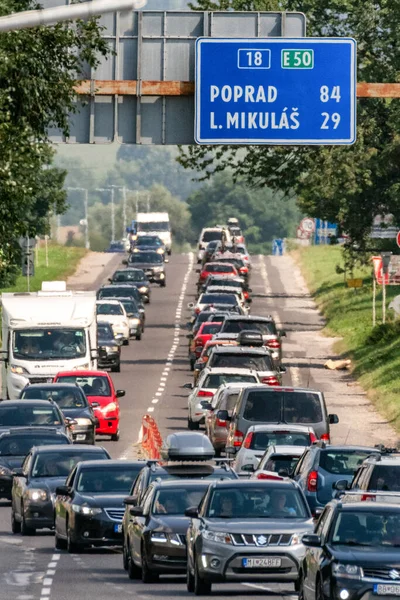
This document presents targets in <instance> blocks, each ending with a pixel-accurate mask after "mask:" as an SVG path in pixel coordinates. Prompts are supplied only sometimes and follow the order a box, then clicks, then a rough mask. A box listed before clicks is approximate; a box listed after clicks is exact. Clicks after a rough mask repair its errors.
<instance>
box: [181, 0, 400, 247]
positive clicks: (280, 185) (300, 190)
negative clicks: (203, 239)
mask: <svg viewBox="0 0 400 600" xmlns="http://www.w3.org/2000/svg"><path fill="white" fill-rule="evenodd" d="M195 8H199V9H201V10H206V9H214V10H216V9H218V10H219V9H224V10H232V9H233V10H300V11H302V12H304V13H305V14H306V17H307V22H308V25H307V33H308V35H310V36H352V37H354V38H355V39H356V41H357V43H358V80H359V81H366V82H383V83H384V82H397V81H399V72H400V52H399V45H398V40H399V38H400V0H391V1H390V2H389V0H335V1H334V2H332V0H302V1H301V2H300V1H299V0H282V1H275V0H271V1H268V0H216V2H211V1H210V0H199V2H198V5H197V6H196V7H195ZM357 111H358V127H357V135H358V139H357V142H356V144H355V145H354V146H352V147H321V148H318V147H309V148H307V147H271V146H270V147H265V146H264V147H263V146H249V147H247V148H245V149H244V148H241V149H238V148H235V147H229V146H228V147H217V148H215V147H214V148H213V147H203V146H202V147H194V146H192V147H189V148H187V149H185V150H183V149H181V155H180V159H179V160H180V162H181V164H182V165H183V166H185V167H186V168H197V170H198V171H200V172H202V177H203V178H204V177H205V178H208V177H210V176H211V175H212V173H215V172H219V171H223V170H224V169H226V168H230V169H231V168H234V169H235V173H236V175H237V176H238V177H244V178H245V179H246V180H248V181H251V183H252V184H253V185H259V186H268V187H270V188H273V189H276V190H282V191H284V192H289V191H292V192H294V193H295V194H296V195H297V197H298V201H299V206H300V208H301V210H302V211H303V212H304V213H306V214H308V215H310V216H315V217H320V218H323V219H328V220H330V221H333V222H339V223H340V224H341V226H342V228H343V230H344V231H346V232H348V233H349V234H350V236H351V239H352V240H353V241H356V242H357V243H358V246H359V248H360V249H364V248H366V246H367V245H368V241H367V239H368V230H369V229H370V227H371V225H372V221H373V217H374V216H375V215H377V214H389V213H393V214H394V216H395V220H396V222H397V224H400V194H399V191H400V189H399V188H400V177H399V176H400V161H399V157H400V136H399V131H400V102H399V100H388V99H360V100H358V107H357Z"/></svg>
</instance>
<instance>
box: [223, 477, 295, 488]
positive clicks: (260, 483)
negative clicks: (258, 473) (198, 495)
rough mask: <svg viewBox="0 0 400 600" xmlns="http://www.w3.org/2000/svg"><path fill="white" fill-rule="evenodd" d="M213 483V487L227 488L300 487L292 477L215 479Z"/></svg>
mask: <svg viewBox="0 0 400 600" xmlns="http://www.w3.org/2000/svg"><path fill="white" fill-rule="evenodd" d="M211 485H212V486H213V487H218V488H220V487H222V488H227V487H239V488H240V487H244V488H245V487H246V486H248V487H260V488H261V489H262V488H266V487H273V488H276V487H278V488H282V489H285V488H296V489H298V486H297V484H296V482H294V481H292V480H291V479H282V480H273V481H268V480H267V479H262V480H259V479H233V480H232V479H230V480H226V479H223V480H216V481H213V482H212V483H211Z"/></svg>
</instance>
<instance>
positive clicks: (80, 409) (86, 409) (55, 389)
mask: <svg viewBox="0 0 400 600" xmlns="http://www.w3.org/2000/svg"><path fill="white" fill-rule="evenodd" d="M20 398H21V400H52V401H53V402H55V403H56V404H57V406H58V408H60V409H61V411H62V413H63V414H64V416H66V417H69V418H70V419H72V420H73V421H74V422H73V423H71V427H70V429H71V434H72V440H73V441H74V442H79V443H80V444H94V442H95V429H96V417H95V416H94V413H93V409H92V407H91V406H90V404H89V402H88V400H87V398H86V396H85V394H84V392H83V390H82V388H80V387H79V385H73V384H71V383H48V384H42V383H35V384H33V385H27V386H26V387H25V388H24V389H23V390H22V392H21V395H20Z"/></svg>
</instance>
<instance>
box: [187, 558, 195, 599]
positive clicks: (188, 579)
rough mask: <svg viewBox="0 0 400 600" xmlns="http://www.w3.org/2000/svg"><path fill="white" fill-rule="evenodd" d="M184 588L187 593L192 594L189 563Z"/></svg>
mask: <svg viewBox="0 0 400 600" xmlns="http://www.w3.org/2000/svg"><path fill="white" fill-rule="evenodd" d="M186 587H187V591H188V592H191V593H193V592H194V577H193V575H192V573H191V572H190V567H189V563H188V566H187V571H186Z"/></svg>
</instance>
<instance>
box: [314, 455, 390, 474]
mask: <svg viewBox="0 0 400 600" xmlns="http://www.w3.org/2000/svg"><path fill="white" fill-rule="evenodd" d="M370 454H371V451H368V450H364V451H360V450H353V451H352V450H345V449H343V450H323V451H322V452H321V454H320V457H319V466H320V468H321V469H324V471H327V472H328V473H333V474H335V475H354V472H355V471H356V470H357V469H358V467H359V466H360V465H361V464H362V463H363V461H364V460H365V459H366V458H367V457H368V456H370ZM399 473H400V471H399Z"/></svg>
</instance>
